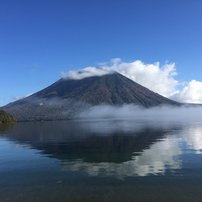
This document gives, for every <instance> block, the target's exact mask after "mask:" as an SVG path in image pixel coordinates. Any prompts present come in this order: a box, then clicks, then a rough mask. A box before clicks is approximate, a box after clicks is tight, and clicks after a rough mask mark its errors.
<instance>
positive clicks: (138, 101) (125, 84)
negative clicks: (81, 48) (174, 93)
mask: <svg viewBox="0 0 202 202" xmlns="http://www.w3.org/2000/svg"><path fill="white" fill-rule="evenodd" d="M101 104H106V105H118V106H121V105H123V104H134V105H139V106H142V107H146V108H149V107H153V106H158V105H180V104H179V103H177V102H175V101H172V100H170V99H168V98H166V97H163V96H161V95H159V94H157V93H154V92H152V91H151V90H149V89H147V88H145V87H143V86H141V85H139V84H138V83H136V82H134V81H132V80H130V79H128V78H126V77H125V76H123V75H121V74H119V73H111V74H107V75H103V76H93V77H88V78H83V79H80V80H75V79H60V80H58V81H57V82H55V83H54V84H52V85H50V86H49V87H47V88H45V89H43V90H41V91H39V92H37V93H35V94H32V95H31V96H29V97H26V98H24V99H21V100H18V101H16V102H13V103H10V104H8V105H6V106H5V107H3V109H4V110H5V111H7V112H9V113H11V114H12V115H14V116H15V117H16V119H17V120H18V121H31V120H58V119H72V118H75V117H76V116H77V114H79V113H80V112H82V111H83V110H85V109H87V108H89V107H91V106H95V105H101Z"/></svg>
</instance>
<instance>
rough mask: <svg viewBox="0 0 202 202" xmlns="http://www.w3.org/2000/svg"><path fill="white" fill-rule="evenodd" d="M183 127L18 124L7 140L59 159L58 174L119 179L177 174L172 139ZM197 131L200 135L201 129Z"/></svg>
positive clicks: (177, 144) (127, 123) (176, 143)
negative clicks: (77, 174)
mask: <svg viewBox="0 0 202 202" xmlns="http://www.w3.org/2000/svg"><path fill="white" fill-rule="evenodd" d="M182 128H183V126H182V125H170V124H166V123H164V124H163V123H162V124H159V123H158V124H155V123H151V122H150V123H142V122H132V121H131V122H130V121H107V122H104V121H97V122H84V121H83V122H79V121H74V122H72V121H69V122H67V121H64V122H45V123H21V124H17V125H16V126H15V127H14V128H11V129H10V130H8V131H7V138H9V139H10V140H12V141H15V142H17V143H18V144H28V145H29V146H30V147H32V148H35V149H38V150H40V151H41V153H42V154H43V155H46V156H49V157H53V158H57V159H60V160H61V164H62V170H67V171H82V172H84V173H87V174H88V175H90V176H113V177H117V178H123V177H129V176H147V175H150V174H153V175H162V174H165V173H166V172H169V171H170V172H171V171H172V172H175V171H176V170H178V169H180V168H181V165H182V163H181V159H180V155H181V153H182V151H181V148H180V142H179V141H180V139H176V138H173V137H174V135H175V133H176V131H182ZM183 130H185V131H186V132H185V133H184V132H182V134H186V135H185V136H184V139H185V140H186V141H188V142H193V141H194V139H193V137H195V136H193V135H190V134H189V133H188V132H187V131H189V128H188V129H187V128H185V129H183ZM190 130H191V131H192V132H193V131H194V130H193V129H190ZM195 130H197V131H198V132H197V134H200V131H201V128H199V129H196V128H195ZM182 137H183V136H182ZM197 148H200V146H199V145H197Z"/></svg>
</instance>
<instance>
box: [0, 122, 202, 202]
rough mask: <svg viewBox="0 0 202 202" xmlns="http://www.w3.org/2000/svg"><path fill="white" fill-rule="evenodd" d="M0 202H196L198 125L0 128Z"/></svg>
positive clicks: (201, 196) (199, 188) (200, 156)
mask: <svg viewBox="0 0 202 202" xmlns="http://www.w3.org/2000/svg"><path fill="white" fill-rule="evenodd" d="M0 201H1V202H6V201H8V202H15V201H19V202H38V201H39V202H63V201H68V202H71V201H76V202H77V201H79V202H81V201H82V202H86V201H87V202H91V201H96V202H100V201H107V202H108V201H120V202H123V201H137V202H145V201H148V202H152V201H155V202H158V201H159V202H162V201H165V202H167V201H169V202H170V201H172V202H173V201H177V202H180V201H183V202H186V201H187V202H192V201H196V202H199V201H202V123H186V124H185V123H168V122H162V123H151V122H143V121H140V122H137V121H126V120H125V121H119V120H111V121H93V122H92V121H89V122H88V121H61V122H43V123H20V124H16V125H15V126H13V127H1V129H0Z"/></svg>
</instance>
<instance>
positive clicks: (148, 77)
mask: <svg viewBox="0 0 202 202" xmlns="http://www.w3.org/2000/svg"><path fill="white" fill-rule="evenodd" d="M113 72H119V73H120V74H122V75H124V76H126V77H128V78H129V79H131V80H133V81H135V82H137V83H139V84H141V85H143V86H145V87H147V88H149V89H150V90H152V91H154V92H156V93H159V94H160V95H163V96H165V97H168V98H171V99H174V100H176V101H179V102H185V103H202V82H200V81H195V80H192V81H189V82H183V83H185V84H182V82H179V81H178V80H177V79H176V76H177V69H176V65H175V64H174V63H169V64H167V63H166V64H164V65H162V66H161V65H160V63H159V62H156V63H153V64H145V63H144V62H142V61H140V60H136V61H133V62H123V61H122V60H121V59H119V58H116V59H112V60H111V61H110V62H108V63H102V64H99V65H98V66H89V67H85V68H83V69H79V70H76V71H69V72H67V73H62V78H64V79H83V78H87V77H91V76H103V75H106V74H110V73H113Z"/></svg>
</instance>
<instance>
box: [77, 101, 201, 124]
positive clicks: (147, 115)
mask: <svg viewBox="0 0 202 202" xmlns="http://www.w3.org/2000/svg"><path fill="white" fill-rule="evenodd" d="M79 118H81V119H91V120H93V119H123V120H124V119H130V120H146V121H174V122H190V121H191V122H192V121H194V122H202V106H181V107H177V106H176V107H173V106H160V107H159V106H158V107H152V108H148V109H146V108H142V107H139V106H135V105H132V104H128V105H123V106H109V105H99V106H93V107H91V108H89V109H87V110H85V111H84V112H82V113H80V114H79Z"/></svg>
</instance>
